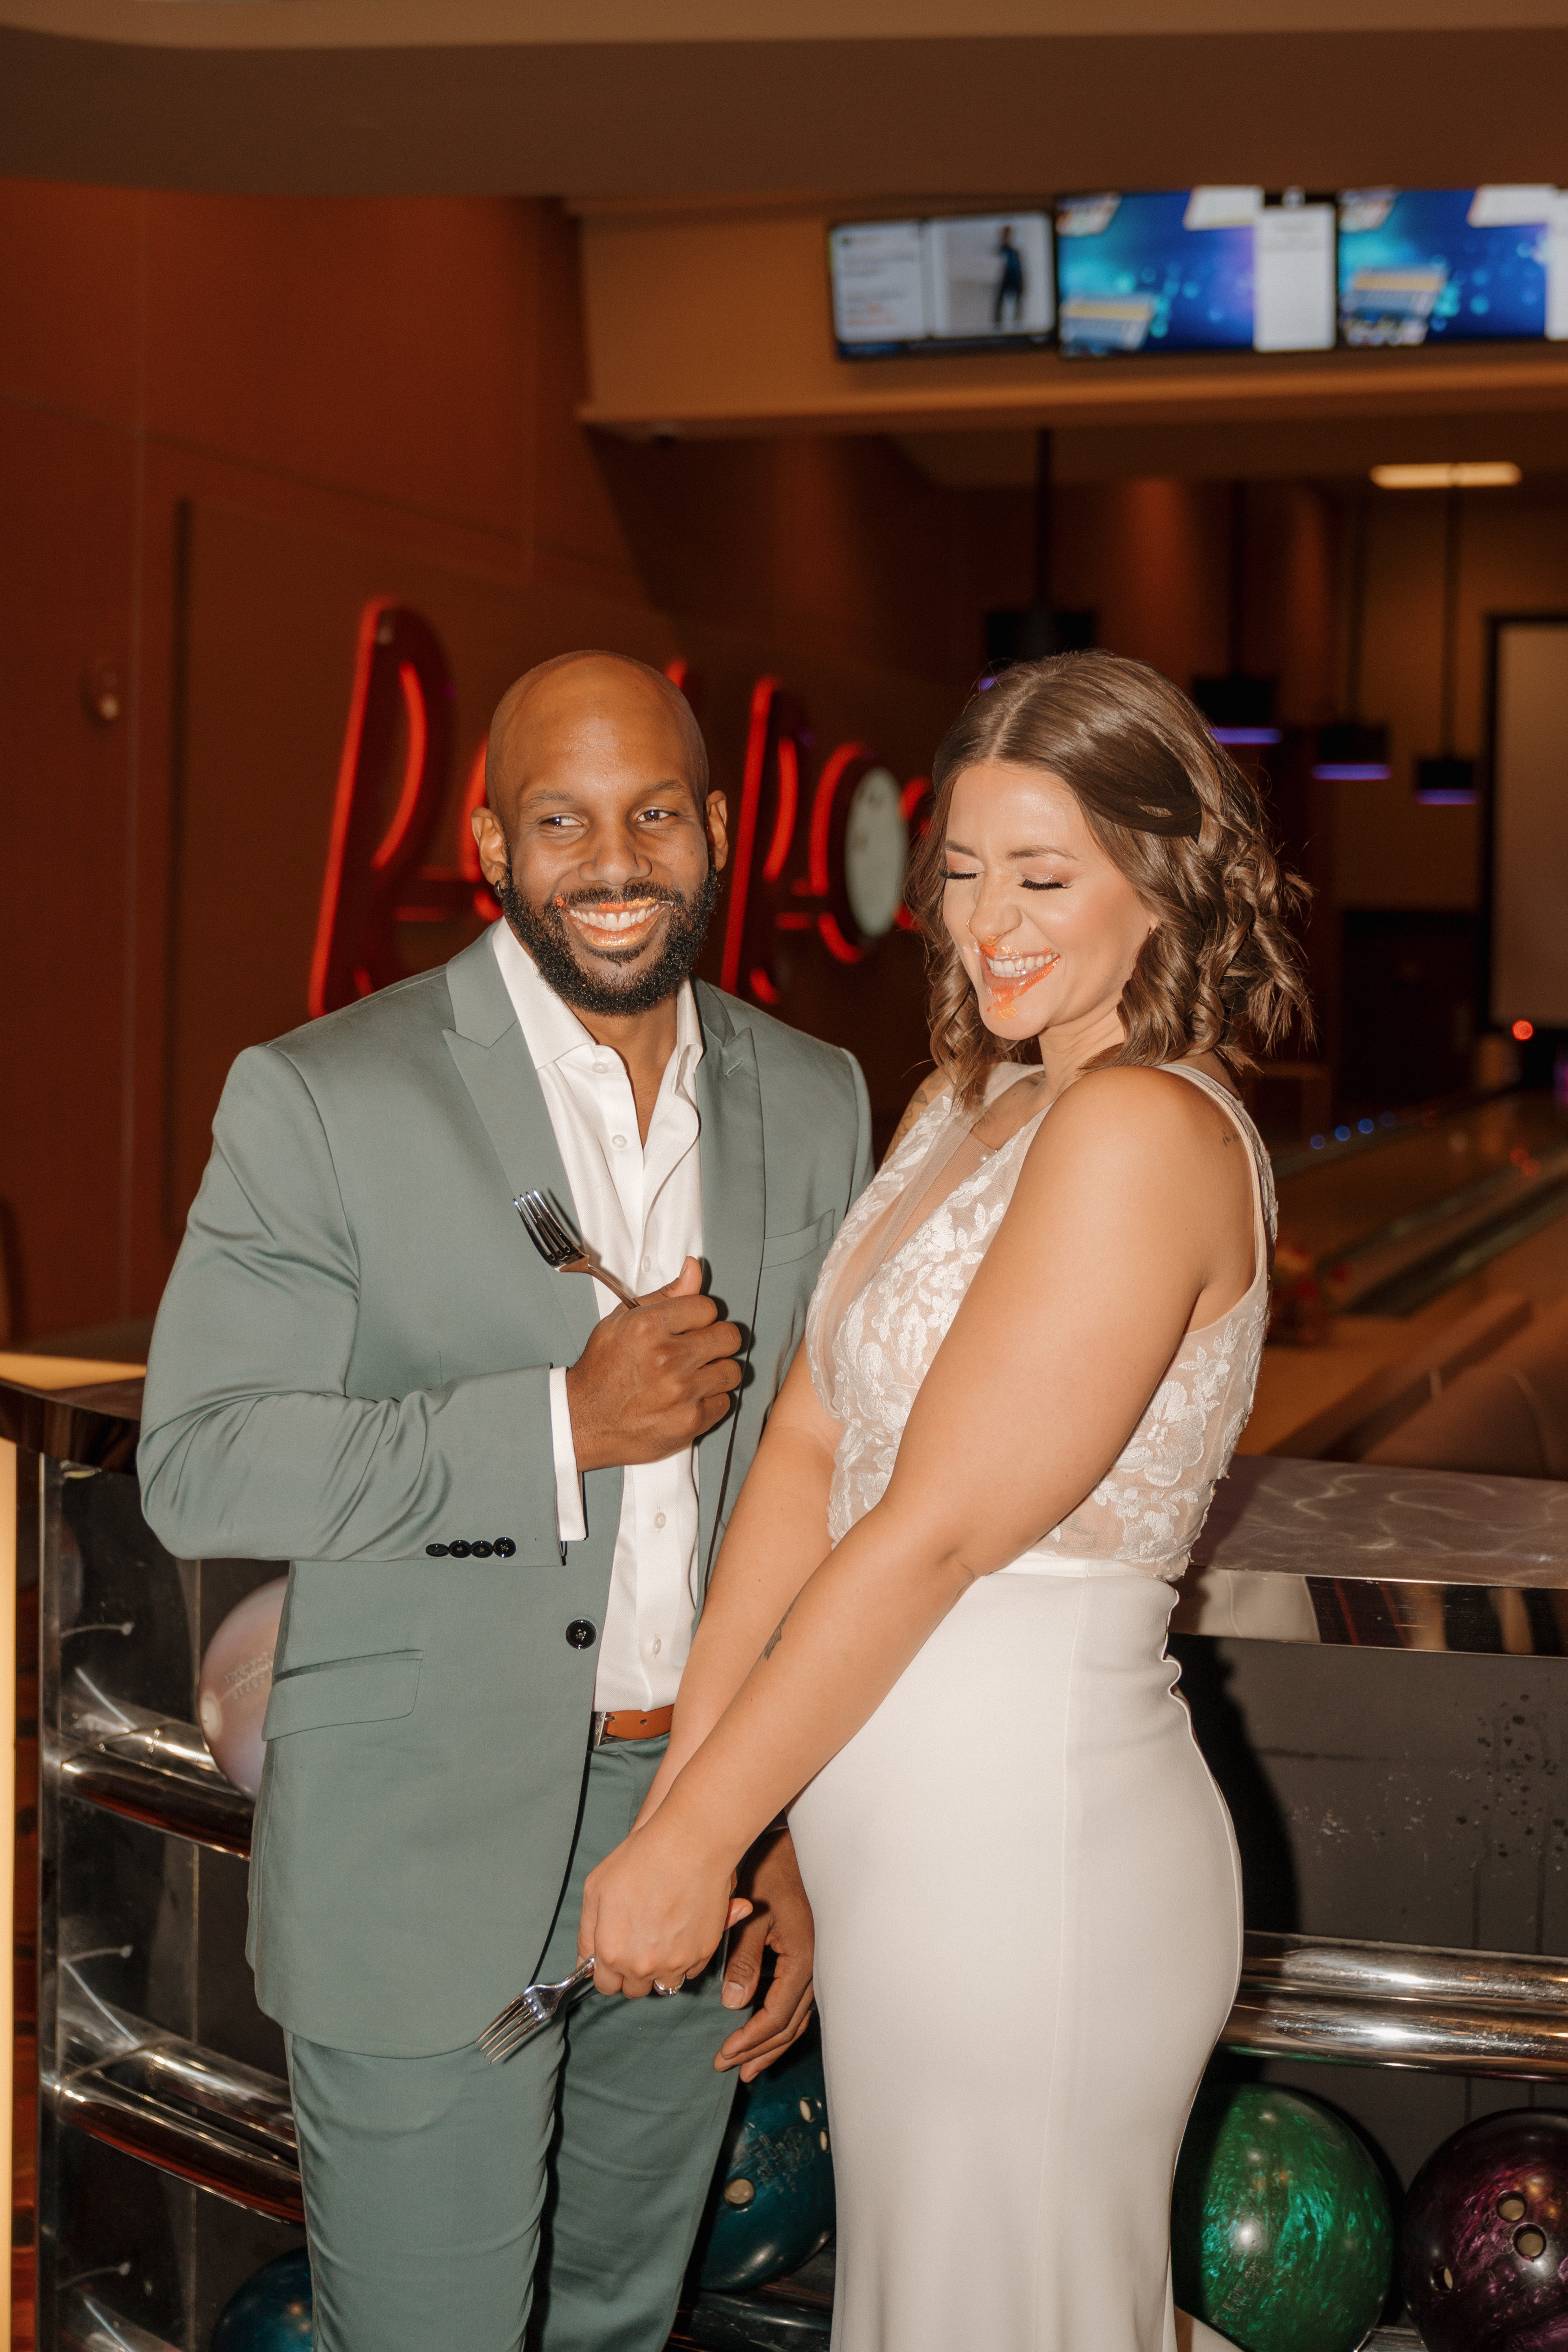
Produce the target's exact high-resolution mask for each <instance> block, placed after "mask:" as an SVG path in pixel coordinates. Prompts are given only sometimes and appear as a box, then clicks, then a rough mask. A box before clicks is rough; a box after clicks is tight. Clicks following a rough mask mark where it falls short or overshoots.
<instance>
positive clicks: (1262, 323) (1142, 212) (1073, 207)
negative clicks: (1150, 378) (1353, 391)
mask: <svg viewBox="0 0 1568 2352" xmlns="http://www.w3.org/2000/svg"><path fill="white" fill-rule="evenodd" d="M1056 229H1057V335H1058V341H1059V342H1060V345H1061V348H1062V351H1063V352H1064V353H1066V354H1068V355H1069V356H1072V357H1087V358H1095V359H1100V358H1104V357H1106V356H1108V355H1109V354H1110V353H1112V352H1210V351H1247V352H1321V351H1327V350H1330V349H1331V347H1332V344H1333V340H1334V207H1333V202H1332V199H1331V198H1330V197H1328V196H1313V195H1309V194H1307V192H1306V191H1305V190H1304V189H1300V188H1289V189H1287V190H1285V191H1284V192H1283V193H1281V194H1270V193H1268V191H1266V190H1265V189H1262V188H1178V189H1176V190H1174V191H1171V192H1168V193H1166V194H1109V193H1104V194H1099V195H1089V196H1059V197H1058V199H1057V208H1056Z"/></svg>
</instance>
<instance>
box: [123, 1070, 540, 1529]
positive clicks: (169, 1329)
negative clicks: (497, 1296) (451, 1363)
mask: <svg viewBox="0 0 1568 2352" xmlns="http://www.w3.org/2000/svg"><path fill="white" fill-rule="evenodd" d="M358 1311H359V1267H358V1263H357V1259H356V1255H355V1250H354V1244H353V1234H352V1233H351V1231H350V1227H349V1222H348V1219H347V1217H346V1215H345V1213H344V1210H343V1203H342V1195H341V1193H340V1191H339V1188H338V1181H337V1175H336V1171H335V1170H334V1167H333V1164H332V1156H331V1148H330V1145H329V1143H328V1139H327V1135H326V1131H325V1129H324V1128H323V1127H322V1124H321V1115H320V1113H319V1111H318V1109H317V1107H316V1103H315V1099H314V1097H313V1096H312V1095H311V1093H310V1088H309V1087H308V1086H307V1085H306V1083H305V1080H304V1078H303V1077H302V1076H300V1072H299V1071H298V1070H297V1069H296V1067H295V1066H294V1065H293V1063H292V1062H291V1061H289V1058H288V1056H287V1055H284V1054H281V1053H279V1052H278V1051H277V1050H276V1049H275V1048H274V1047H272V1046H269V1045H261V1046H256V1047H253V1048H252V1049H251V1051H250V1052H248V1053H246V1054H243V1055H241V1056H240V1058H239V1060H238V1061H237V1063H236V1064H235V1066H234V1068H233V1070H232V1071H231V1073H230V1075H229V1080H228V1084H227V1086H226V1087H225V1089H224V1096H223V1100H222V1102H221V1103H220V1104H219V1106H218V1112H217V1117H216V1120H215V1121H214V1124H213V1155H212V1158H211V1160H209V1161H208V1163H207V1170H206V1173H205V1176H204V1177H203V1179H202V1185H201V1190H200V1192H198V1193H197V1195H196V1199H195V1205H194V1206H193V1208H192V1210H191V1214H190V1221H189V1224H188V1226H187V1228H186V1233H185V1238H184V1243H183V1244H182V1245H181V1249H180V1254H179V1256H178V1257H177V1258H176V1260H175V1262H174V1272H173V1274H172V1275H171V1276H170V1277H169V1284H168V1287H167V1289H166V1290H165V1292H164V1294H163V1304H162V1306H161V1307H160V1308H159V1312H158V1320H157V1325H156V1328H155V1329H154V1331H153V1346H152V1351H151V1357H150V1360H149V1362H148V1367H147V1382H146V1389H145V1393H144V1402H143V1409H142V1443H141V1447H140V1450H139V1452H138V1455H137V1466H138V1469H139V1471H140V1473H141V1478H142V1508H143V1510H144V1512H145V1514H146V1517H147V1520H148V1522H149V1524H150V1525H151V1527H152V1528H153V1532H154V1533H155V1534H156V1535H157V1536H158V1538H160V1540H161V1541H162V1542H163V1543H164V1544H165V1545H166V1546H167V1547H168V1549H170V1550H171V1551H173V1552H174V1553H175V1554H176V1555H177V1556H179V1557H182V1558H185V1559H201V1558H221V1557H224V1556H229V1557H234V1558H239V1559H310V1560H353V1559H410V1558H412V1557H415V1556H416V1555H420V1554H423V1553H424V1551H425V1548H426V1544H427V1543H433V1542H450V1541H451V1540H452V1539H453V1538H465V1539H467V1540H469V1541H473V1540H481V1539H482V1540H484V1541H488V1542H493V1541H495V1540H496V1538H510V1541H512V1542H513V1543H515V1544H516V1546H517V1554H518V1558H519V1561H520V1564H521V1563H526V1562H528V1561H531V1560H532V1561H539V1560H542V1559H547V1558H556V1557H558V1556H559V1555H558V1553H557V1550H556V1543H557V1536H556V1525H555V1473H554V1463H553V1455H552V1445H551V1434H550V1394H549V1380H550V1371H549V1367H548V1365H540V1366H535V1367H525V1368H520V1369H519V1370H515V1371H504V1372H489V1373H486V1374H483V1375H481V1376H479V1377H478V1378H475V1379H470V1380H457V1381H449V1382H447V1385H446V1386H445V1387H443V1388H438V1389H415V1390H412V1391H409V1392H408V1393H407V1394H406V1395H404V1396H394V1397H357V1396H350V1395H349V1394H348V1393H347V1392H346V1390H345V1386H344V1382H345V1379H346V1376H347V1371H348V1367H349V1364H350V1362H351V1360H352V1357H353V1342H354V1330H355V1324H356V1320H357V1317H358ZM430 1564H431V1569H432V1571H433V1572H439V1570H438V1566H437V1561H435V1560H432V1561H431V1563H430Z"/></svg>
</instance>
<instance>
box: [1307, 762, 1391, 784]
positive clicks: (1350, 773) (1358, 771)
mask: <svg viewBox="0 0 1568 2352" xmlns="http://www.w3.org/2000/svg"><path fill="white" fill-rule="evenodd" d="M1312 773H1313V775H1314V776H1315V777H1316V779H1317V781H1318V782H1319V783H1320V784H1386V783H1387V782H1388V780H1389V778H1390V777H1391V776H1392V775H1393V773H1394V771H1393V769H1392V768H1389V767H1383V766H1379V765H1377V764H1375V763H1374V762H1373V761H1370V760H1329V761H1324V762H1322V763H1321V765H1320V766H1318V767H1316V768H1314V769H1313V771H1312Z"/></svg>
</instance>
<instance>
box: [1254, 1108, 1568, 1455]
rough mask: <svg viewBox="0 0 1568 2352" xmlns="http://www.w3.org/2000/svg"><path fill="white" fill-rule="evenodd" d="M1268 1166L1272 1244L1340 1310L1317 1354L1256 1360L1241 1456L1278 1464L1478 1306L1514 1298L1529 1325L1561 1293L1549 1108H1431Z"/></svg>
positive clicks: (1556, 1141)
mask: <svg viewBox="0 0 1568 2352" xmlns="http://www.w3.org/2000/svg"><path fill="white" fill-rule="evenodd" d="M1274 1157H1275V1166H1276V1180H1277V1184H1278V1189H1279V1236H1280V1240H1281V1242H1282V1243H1291V1244H1294V1245H1295V1246H1296V1247H1297V1248H1298V1249H1299V1250H1300V1251H1301V1252H1302V1254H1303V1255H1305V1256H1307V1257H1308V1258H1310V1259H1311V1260H1312V1261H1313V1262H1314V1264H1315V1265H1317V1267H1318V1268H1319V1269H1320V1273H1321V1278H1322V1280H1323V1282H1324V1286H1325V1288H1326V1289H1327V1291H1328V1293H1329V1295H1330V1296H1331V1297H1334V1298H1336V1301H1337V1309H1338V1311H1336V1312H1335V1313H1334V1314H1333V1316H1332V1318H1331V1321H1330V1323H1329V1325H1328V1328H1327V1330H1326V1331H1325V1332H1324V1334H1323V1335H1322V1337H1321V1339H1319V1340H1318V1341H1316V1342H1315V1343H1314V1344H1313V1345H1311V1346H1307V1347H1301V1346H1283V1345H1272V1346H1270V1347H1268V1348H1266V1349H1265V1350H1264V1355H1263V1366H1262V1370H1261V1373H1260V1376H1259V1379H1258V1397H1257V1402H1256V1403H1255V1404H1254V1407H1253V1411H1252V1417H1251V1419H1250V1421H1249V1422H1248V1423H1247V1428H1246V1430H1245V1431H1244V1433H1243V1434H1242V1439H1241V1447H1240V1450H1241V1452H1242V1453H1244V1454H1269V1453H1273V1452H1275V1451H1276V1450H1277V1449H1278V1448H1279V1447H1280V1446H1281V1445H1282V1444H1283V1443H1284V1442H1285V1441H1286V1440H1287V1439H1288V1438H1289V1435H1290V1434H1291V1433H1292V1432H1293V1431H1294V1430H1296V1429H1298V1428H1300V1426H1301V1425H1302V1424H1303V1423H1306V1422H1308V1421H1310V1420H1312V1419H1313V1418H1315V1416H1316V1415H1318V1414H1319V1413H1321V1412H1325V1411H1326V1410H1327V1409H1328V1408H1329V1407H1330V1406H1331V1405H1332V1404H1334V1403H1335V1402H1337V1401H1338V1400H1339V1399H1340V1398H1341V1397H1342V1396H1344V1395H1346V1394H1348V1392H1349V1391H1351V1390H1352V1389H1353V1388H1355V1387H1356V1386H1357V1385H1358V1384H1359V1383H1360V1382H1361V1381H1363V1380H1365V1379H1366V1377H1367V1376H1368V1374H1369V1373H1372V1372H1374V1371H1376V1370H1378V1369H1379V1367H1380V1366H1382V1365H1384V1364H1386V1363H1391V1362H1393V1361H1394V1360H1395V1359H1396V1358H1398V1357H1400V1356H1404V1355H1406V1354H1408V1353H1410V1352H1412V1351H1413V1350H1414V1349H1417V1348H1419V1347H1420V1346H1422V1344H1423V1343H1424V1342H1425V1341H1426V1340H1427V1339H1431V1338H1434V1337H1435V1336H1436V1334H1437V1333H1438V1332H1439V1331H1440V1330H1441V1329H1442V1328H1444V1327H1445V1326H1446V1325H1447V1324H1449V1323H1453V1322H1457V1321H1458V1318H1459V1317H1460V1316H1462V1315H1465V1314H1468V1312H1469V1311H1470V1309H1471V1308H1472V1307H1478V1306H1479V1305H1480V1304H1481V1303H1482V1302H1483V1301H1484V1300H1486V1299H1489V1298H1495V1297H1498V1296H1499V1295H1500V1293H1502V1292H1505V1291H1511V1292H1516V1293H1521V1294H1522V1295H1523V1296H1524V1297H1527V1298H1529V1299H1530V1300H1531V1303H1532V1305H1533V1307H1535V1309H1536V1311H1537V1312H1538V1313H1539V1312H1540V1311H1541V1310H1542V1309H1543V1308H1544V1307H1549V1306H1552V1305H1554V1304H1555V1303H1556V1302H1557V1301H1558V1300H1559V1299H1562V1298H1564V1297H1568V1110H1564V1109H1563V1108H1562V1107H1561V1106H1559V1105H1557V1104H1555V1103H1553V1102H1552V1099H1551V1097H1549V1096H1545V1095H1510V1096H1503V1097H1493V1098H1491V1099H1490V1100H1486V1101H1481V1102H1476V1103H1467V1104H1464V1105H1461V1106H1459V1107H1458V1108H1453V1109H1448V1110H1445V1109H1443V1108H1440V1107H1437V1108H1430V1109H1427V1110H1426V1111H1418V1112H1413V1113H1411V1114H1409V1115H1408V1117H1402V1121H1401V1124H1400V1125H1399V1126H1398V1127H1397V1128H1395V1129H1379V1130H1376V1131H1374V1133H1373V1135H1371V1136H1370V1137H1361V1136H1359V1135H1354V1134H1352V1137H1351V1138H1350V1139H1349V1141H1348V1143H1333V1144H1331V1145H1329V1146H1328V1147H1326V1148H1325V1152H1324V1153H1323V1154H1317V1153H1313V1152H1312V1151H1311V1150H1310V1147H1307V1148H1301V1149H1287V1150H1279V1149H1277V1150H1276V1151H1275V1154H1274ZM1412 1300H1414V1301H1415V1303H1414V1304H1411V1303H1410V1302H1411V1301H1412Z"/></svg>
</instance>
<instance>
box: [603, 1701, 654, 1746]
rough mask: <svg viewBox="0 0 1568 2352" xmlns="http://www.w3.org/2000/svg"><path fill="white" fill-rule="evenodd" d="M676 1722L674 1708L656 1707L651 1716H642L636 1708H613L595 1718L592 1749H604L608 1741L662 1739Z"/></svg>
mask: <svg viewBox="0 0 1568 2352" xmlns="http://www.w3.org/2000/svg"><path fill="white" fill-rule="evenodd" d="M674 1721H675V1709H674V1708H673V1707H672V1706H656V1707H655V1708H654V1710H653V1712H652V1714H651V1715H640V1714H639V1713H638V1712H637V1708H636V1707H635V1706H613V1707H610V1708H609V1709H608V1710H607V1711H606V1712H605V1713H604V1714H602V1715H595V1717H594V1729H593V1736H592V1737H591V1738H590V1739H589V1741H588V1745H589V1747H590V1748H602V1747H603V1746H604V1744H605V1740H606V1739H662V1738H664V1735H665V1733H666V1732H667V1731H668V1729H669V1727H670V1725H671V1724H672V1723H673V1722H674Z"/></svg>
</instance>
